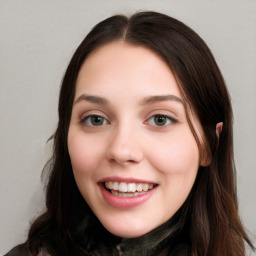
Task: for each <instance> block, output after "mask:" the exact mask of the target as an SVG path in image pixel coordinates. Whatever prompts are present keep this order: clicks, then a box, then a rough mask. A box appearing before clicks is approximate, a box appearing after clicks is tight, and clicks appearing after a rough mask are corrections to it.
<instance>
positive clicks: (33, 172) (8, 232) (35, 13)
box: [0, 0, 256, 254]
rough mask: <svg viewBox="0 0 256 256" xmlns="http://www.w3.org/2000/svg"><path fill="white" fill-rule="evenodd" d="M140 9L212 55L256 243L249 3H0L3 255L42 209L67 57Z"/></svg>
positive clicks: (254, 12)
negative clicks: (100, 26)
mask: <svg viewBox="0 0 256 256" xmlns="http://www.w3.org/2000/svg"><path fill="white" fill-rule="evenodd" d="M139 10H155V11H160V12H164V13H166V14H169V15H171V16H173V17H175V18H178V19H180V20H181V21H183V22H185V23H186V24H187V25H189V26H190V27H192V28H193V29H195V30H196V32H198V34H199V35H201V37H202V38H203V39H204V40H205V41H206V43H207V44H208V46H209V47H210V48H211V49H212V52H213V54H214V55H215V57H216V60H217V62H218V64H219V66H220V69H221V70H222V72H223V75H224V77H225V79H226V82H227V84H228V87H229V90H230V93H231V97H232V102H233V108H234V118H235V123H234V135H235V138H234V140H235V159H236V164H237V179H238V196H239V206H240V215H241V217H242V220H243V222H244V224H245V226H246V227H247V229H248V230H249V231H250V234H251V237H252V238H253V239H254V241H255V235H253V234H256V218H255V213H256V184H255V183H256V170H255V166H256V147H255V145H256V135H255V132H256V100H255V96H256V28H255V27H256V1H255V0H222V1H214V0H179V1H178V0H175V1H174V0H173V1H172V0H166V1H163V0H161V1H156V0H152V1H144V0H141V1H138V0H132V1H121V0H108V1H107V0H105V1H100V0H92V1H89V0H84V1H82V0H76V1H64V0H55V1H50V0H44V1H34V0H27V1H25V0H24V1H22V0H16V1H13V0H8V1H7V0H6V1H4V0H0V164H1V169H0V254H1V253H5V252H6V251H7V250H9V249H10V248H11V247H13V246H14V245H15V244H17V243H20V242H22V241H24V239H25V237H26V234H27V230H28V228H29V225H30V223H31V221H32V220H33V219H34V218H35V216H37V215H38V214H39V213H40V212H41V211H42V209H43V208H44V193H43V185H42V183H41V181H40V175H41V170H42V168H43V166H44V164H45V162H46V161H47V159H48V158H49V157H50V155H51V147H52V145H51V143H48V144H46V141H47V139H48V138H49V137H50V136H51V135H52V133H53V132H54V130H55V128H56V123H57V101H58V91H59V85H60V82H61V79H62V76H63V73H64V71H65V68H66V66H67V64H68V62H69V60H70V57H71V56H72V53H73V52H74V50H75V49H76V47H77V46H78V44H79V43H80V42H81V40H82V39H83V38H84V36H85V35H86V34H87V32H88V31H89V29H90V28H91V27H92V26H93V25H95V24H96V23H97V22H99V21H100V20H102V19H104V18H106V17H108V16H110V15H113V14H117V13H124V14H132V13H133V12H134V11H139Z"/></svg>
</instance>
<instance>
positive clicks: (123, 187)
mask: <svg viewBox="0 0 256 256" xmlns="http://www.w3.org/2000/svg"><path fill="white" fill-rule="evenodd" d="M105 187H106V188H107V189H113V190H117V191H120V192H136V191H138V192H141V191H144V192H146V191H148V190H149V189H152V188H153V184H149V183H126V182H116V181H106V182H105Z"/></svg>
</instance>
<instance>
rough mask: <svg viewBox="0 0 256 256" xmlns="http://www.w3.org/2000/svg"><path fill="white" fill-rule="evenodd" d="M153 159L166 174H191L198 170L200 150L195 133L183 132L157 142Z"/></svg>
mask: <svg viewBox="0 0 256 256" xmlns="http://www.w3.org/2000/svg"><path fill="white" fill-rule="evenodd" d="M151 159H152V162H151V163H152V164H153V165H155V167H156V168H157V169H158V170H160V171H161V172H162V173H163V174H165V175H175V174H176V175H180V176H183V175H189V174H190V173H191V172H197V170H198V167H199V150H198V146H197V143H196V141H195V139H194V137H193V135H192V134H191V135H190V134H187V135H186V133H183V134H182V135H180V136H176V137H175V138H173V137H170V138H169V139H166V140H165V141H159V142H158V143H157V144H155V147H154V154H152V156H151Z"/></svg>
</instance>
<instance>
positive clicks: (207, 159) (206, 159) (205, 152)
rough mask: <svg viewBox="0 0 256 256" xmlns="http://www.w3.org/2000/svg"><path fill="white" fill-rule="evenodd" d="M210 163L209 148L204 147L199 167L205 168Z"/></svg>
mask: <svg viewBox="0 0 256 256" xmlns="http://www.w3.org/2000/svg"><path fill="white" fill-rule="evenodd" d="M211 162H212V154H211V152H210V150H209V147H207V148H206V147H204V149H203V152H202V157H201V161H200V166H203V167H207V166H209V165H210V163H211Z"/></svg>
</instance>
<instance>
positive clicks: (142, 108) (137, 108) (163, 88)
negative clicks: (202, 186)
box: [68, 41, 208, 238]
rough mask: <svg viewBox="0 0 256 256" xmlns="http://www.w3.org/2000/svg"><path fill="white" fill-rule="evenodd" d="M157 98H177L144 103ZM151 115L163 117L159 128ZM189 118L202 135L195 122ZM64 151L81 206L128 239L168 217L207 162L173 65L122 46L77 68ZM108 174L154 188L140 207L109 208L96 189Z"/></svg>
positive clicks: (104, 50) (105, 50) (113, 45)
mask: <svg viewBox="0 0 256 256" xmlns="http://www.w3.org/2000/svg"><path fill="white" fill-rule="evenodd" d="M81 95H86V96H88V95H90V96H97V97H101V98H104V100H100V101H99V99H98V98H92V97H85V96H81ZM159 95H172V96H175V97H176V98H177V99H176V98H175V99H173V98H174V97H171V98H170V97H169V98H168V97H167V98H168V99H167V98H166V97H164V98H163V97H162V98H161V100H159V98H157V99H156V98H154V100H151V101H150V100H149V98H150V97H152V96H159ZM95 99H97V100H96V101H95ZM90 115H97V116H101V117H102V118H103V119H101V120H103V122H102V123H101V125H98V126H95V125H94V124H95V123H92V122H91V121H92V120H93V119H91V118H90ZM155 115H162V116H168V118H166V119H164V120H165V121H166V122H161V125H159V122H156V120H158V119H155V118H154V116H155ZM190 115H191V117H192V115H193V113H190ZM88 116H89V117H88ZM163 118H164V117H163ZM174 120H176V121H174ZM191 120H192V124H193V126H194V127H197V129H196V131H197V132H198V135H199V137H203V136H202V134H201V133H202V132H201V131H202V128H201V126H200V123H199V122H198V121H197V119H196V117H195V116H193V118H191ZM68 150H69V154H70V158H71V163H72V167H73V172H74V177H75V180H76V183H77V186H78V188H79V190H80V192H81V194H82V196H83V197H84V199H85V201H86V202H87V203H88V205H89V206H90V207H91V209H92V211H93V212H94V213H95V215H96V216H97V218H98V219H99V221H100V222H101V223H102V224H103V226H104V227H105V228H106V229H107V230H109V231H110V232H111V233H113V234H115V235H118V236H121V237H125V238H131V237H138V236H141V235H144V234H146V233H148V232H149V231H151V230H153V229H155V228H156V227H158V226H159V225H161V224H163V223H164V222H166V221H167V220H169V219H170V218H171V217H172V216H173V215H174V214H175V212H177V210H178V209H179V208H180V207H181V205H182V204H183V203H184V201H185V200H186V198H187V196H188V195H189V193H190V191H191V188H192V186H193V184H194V181H195V178H196V175H197V171H198V167H199V165H207V164H208V162H207V159H200V154H199V149H198V145H197V143H196V140H195V138H194V137H193V134H192V132H191V130H190V128H189V125H188V122H187V119H186V114H185V109H184V105H183V103H182V97H181V93H180V90H179V87H178V85H177V82H176V80H175V78H174V75H173V74H172V72H171V71H170V68H169V67H168V66H167V64H166V63H165V62H164V61H163V60H162V59H161V58H160V57H159V56H158V55H157V54H156V53H154V52H152V51H151V50H149V49H147V48H145V47H142V46H134V45H129V44H126V43H124V42H119V41H118V42H112V43H109V44H107V45H105V46H102V47H100V48H99V49H97V50H96V51H94V52H93V53H91V54H90V55H89V57H88V58H87V59H86V61H85V62H84V64H83V65H82V67H81V70H80V72H79V75H78V79H77V83H76V92H75V99H74V105H73V109H72V116H71V121H70V126H69V133H68ZM203 155H205V154H203ZM108 177H118V178H120V179H122V178H128V179H130V178H136V179H139V180H143V181H147V182H149V183H154V184H157V187H156V189H155V192H154V193H153V195H152V196H151V197H150V198H149V199H148V200H147V201H145V202H143V203H142V204H139V205H137V206H135V207H129V208H118V207H113V206H112V205H110V204H109V203H108V202H106V200H105V199H104V198H103V196H102V193H101V190H100V188H99V181H102V180H104V179H106V178H108Z"/></svg>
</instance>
